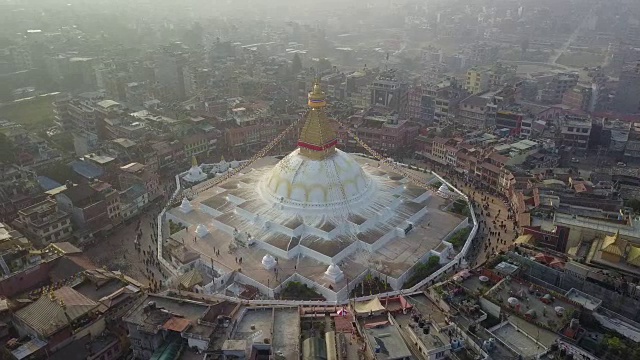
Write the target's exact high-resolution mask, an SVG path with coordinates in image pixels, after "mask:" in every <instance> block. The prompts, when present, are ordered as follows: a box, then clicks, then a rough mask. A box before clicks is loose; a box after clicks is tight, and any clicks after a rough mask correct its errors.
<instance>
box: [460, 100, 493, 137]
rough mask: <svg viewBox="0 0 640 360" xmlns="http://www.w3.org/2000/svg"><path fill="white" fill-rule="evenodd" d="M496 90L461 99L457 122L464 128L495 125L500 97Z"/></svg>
mask: <svg viewBox="0 0 640 360" xmlns="http://www.w3.org/2000/svg"><path fill="white" fill-rule="evenodd" d="M495 94H496V93H494V92H487V93H483V94H479V95H471V96H469V97H467V98H466V99H464V100H462V101H460V104H459V105H458V116H457V117H456V123H457V124H459V126H460V127H461V128H463V129H477V130H482V129H485V128H487V127H492V126H494V125H495V119H496V112H497V111H498V104H499V102H500V99H499V98H498V97H496V96H495Z"/></svg>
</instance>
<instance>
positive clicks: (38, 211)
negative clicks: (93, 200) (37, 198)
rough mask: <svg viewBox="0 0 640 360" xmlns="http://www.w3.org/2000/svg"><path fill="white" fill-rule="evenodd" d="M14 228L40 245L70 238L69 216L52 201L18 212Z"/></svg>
mask: <svg viewBox="0 0 640 360" xmlns="http://www.w3.org/2000/svg"><path fill="white" fill-rule="evenodd" d="M15 224H16V227H17V228H18V229H20V230H22V232H23V233H24V234H25V235H26V236H27V237H29V238H30V239H31V240H33V241H37V242H38V243H40V244H48V243H51V242H59V241H64V240H65V239H68V238H69V237H70V236H71V232H72V225H71V215H70V213H68V212H65V211H62V210H61V209H59V208H58V204H57V203H56V201H55V200H53V199H50V198H49V199H47V200H45V201H43V202H40V203H37V204H35V205H31V206H29V207H27V208H25V209H22V210H20V211H19V212H18V219H17V220H16V221H15Z"/></svg>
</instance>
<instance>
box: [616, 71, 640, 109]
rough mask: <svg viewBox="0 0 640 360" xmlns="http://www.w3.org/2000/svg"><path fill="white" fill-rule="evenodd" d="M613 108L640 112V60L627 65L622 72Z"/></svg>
mask: <svg viewBox="0 0 640 360" xmlns="http://www.w3.org/2000/svg"><path fill="white" fill-rule="evenodd" d="M613 110H615V111H618V112H621V113H629V114H637V113H640V61H637V62H635V63H633V64H629V65H627V66H626V67H624V68H623V70H622V72H621V73H620V80H619V81H618V88H617V91H616V96H615V98H614V101H613Z"/></svg>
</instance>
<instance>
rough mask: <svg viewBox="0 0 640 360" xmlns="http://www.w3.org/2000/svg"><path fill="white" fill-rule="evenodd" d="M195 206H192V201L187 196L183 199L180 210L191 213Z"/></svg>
mask: <svg viewBox="0 0 640 360" xmlns="http://www.w3.org/2000/svg"><path fill="white" fill-rule="evenodd" d="M191 210H193V208H192V207H191V203H190V202H189V200H188V199H187V198H184V199H182V203H181V204H180V211H182V212H183V213H185V214H187V213H190V212H191Z"/></svg>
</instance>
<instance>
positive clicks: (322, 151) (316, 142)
mask: <svg viewBox="0 0 640 360" xmlns="http://www.w3.org/2000/svg"><path fill="white" fill-rule="evenodd" d="M325 106H326V101H325V95H324V92H323V91H322V89H321V87H320V83H319V82H318V81H316V82H315V84H314V85H313V90H312V91H311V92H310V93H309V107H310V108H311V109H310V110H309V112H307V114H306V115H305V124H304V126H303V127H302V131H301V132H300V139H299V140H298V147H299V148H300V154H302V155H304V156H306V157H308V158H310V159H313V160H322V159H326V158H327V157H328V156H330V155H332V154H333V153H334V152H335V146H336V143H337V136H336V132H335V131H334V130H333V128H332V127H331V125H330V124H329V120H328V119H327V115H326V114H325V112H324V107H325Z"/></svg>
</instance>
